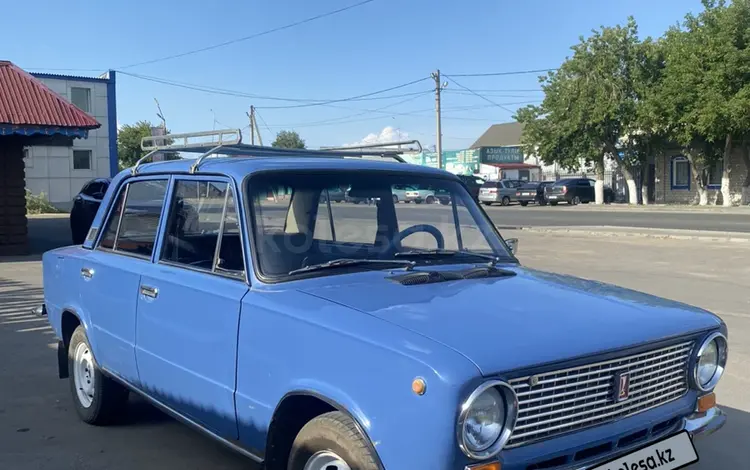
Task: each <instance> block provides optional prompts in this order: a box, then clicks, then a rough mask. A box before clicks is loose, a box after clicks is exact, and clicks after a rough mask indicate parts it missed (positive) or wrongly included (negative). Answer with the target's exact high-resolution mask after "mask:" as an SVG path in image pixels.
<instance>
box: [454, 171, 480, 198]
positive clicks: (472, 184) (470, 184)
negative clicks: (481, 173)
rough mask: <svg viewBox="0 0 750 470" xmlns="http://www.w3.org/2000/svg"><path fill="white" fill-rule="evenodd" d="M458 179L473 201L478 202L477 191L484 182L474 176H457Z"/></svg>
mask: <svg viewBox="0 0 750 470" xmlns="http://www.w3.org/2000/svg"><path fill="white" fill-rule="evenodd" d="M457 176H458V179H460V180H461V182H462V183H464V184H465V185H466V188H467V189H468V190H469V194H471V197H473V198H474V200H475V201H479V190H480V189H481V188H482V185H483V184H484V183H486V181H485V180H484V179H482V178H480V177H478V176H474V175H457Z"/></svg>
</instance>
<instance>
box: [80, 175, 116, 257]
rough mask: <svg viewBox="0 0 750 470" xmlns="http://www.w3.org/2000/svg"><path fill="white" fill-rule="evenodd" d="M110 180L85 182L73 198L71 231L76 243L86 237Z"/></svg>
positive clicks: (100, 179)
mask: <svg viewBox="0 0 750 470" xmlns="http://www.w3.org/2000/svg"><path fill="white" fill-rule="evenodd" d="M110 182H111V179H110V178H96V179H93V180H91V181H89V182H88V183H86V184H84V185H83V187H82V188H81V191H80V192H79V193H78V194H77V195H76V197H74V198H73V207H72V208H71V209H70V232H71V235H72V238H73V244H74V245H80V244H82V243H83V241H84V240H85V239H86V234H87V233H88V231H89V227H91V223H92V222H93V221H94V216H96V212H97V211H98V210H99V205H100V204H101V203H102V198H104V194H105V193H106V192H107V189H108V188H109V183H110Z"/></svg>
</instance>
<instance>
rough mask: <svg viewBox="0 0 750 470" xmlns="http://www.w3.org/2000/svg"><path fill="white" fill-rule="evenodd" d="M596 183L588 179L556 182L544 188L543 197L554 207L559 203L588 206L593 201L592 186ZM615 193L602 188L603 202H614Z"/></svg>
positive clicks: (568, 179) (566, 179) (567, 179)
mask: <svg viewBox="0 0 750 470" xmlns="http://www.w3.org/2000/svg"><path fill="white" fill-rule="evenodd" d="M595 183H596V181H594V180H592V179H588V178H565V179H561V180H558V181H556V182H555V183H554V184H552V185H550V186H547V187H546V188H545V193H544V196H545V198H546V199H547V202H549V203H550V205H553V206H556V205H557V203H559V202H567V203H568V204H571V205H574V206H575V205H578V204H581V203H583V204H588V203H589V202H591V201H595V200H596V198H595V193H594V185H595ZM614 200H615V192H614V191H613V190H612V188H611V187H609V186H605V187H604V202H605V203H606V204H609V203H611V202H614Z"/></svg>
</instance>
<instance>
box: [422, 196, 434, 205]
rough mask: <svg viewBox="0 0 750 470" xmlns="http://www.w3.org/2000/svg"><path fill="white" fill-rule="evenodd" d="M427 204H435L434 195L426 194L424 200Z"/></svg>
mask: <svg viewBox="0 0 750 470" xmlns="http://www.w3.org/2000/svg"><path fill="white" fill-rule="evenodd" d="M424 202H425V203H427V204H435V197H434V196H427V199H425V200H424Z"/></svg>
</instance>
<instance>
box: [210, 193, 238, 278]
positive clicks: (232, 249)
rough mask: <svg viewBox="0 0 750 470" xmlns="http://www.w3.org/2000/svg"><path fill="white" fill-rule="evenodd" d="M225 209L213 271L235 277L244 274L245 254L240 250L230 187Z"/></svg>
mask: <svg viewBox="0 0 750 470" xmlns="http://www.w3.org/2000/svg"><path fill="white" fill-rule="evenodd" d="M227 191H228V194H227V198H226V209H225V210H224V227H223V230H222V233H221V238H220V239H219V245H220V246H219V258H218V259H217V260H216V264H215V267H214V271H215V272H218V273H220V274H228V275H231V276H236V277H244V276H245V256H244V254H243V253H244V252H243V250H242V235H241V234H240V221H239V218H238V216H237V206H236V203H235V200H234V192H233V191H232V188H231V187H229V188H228V189H227Z"/></svg>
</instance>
